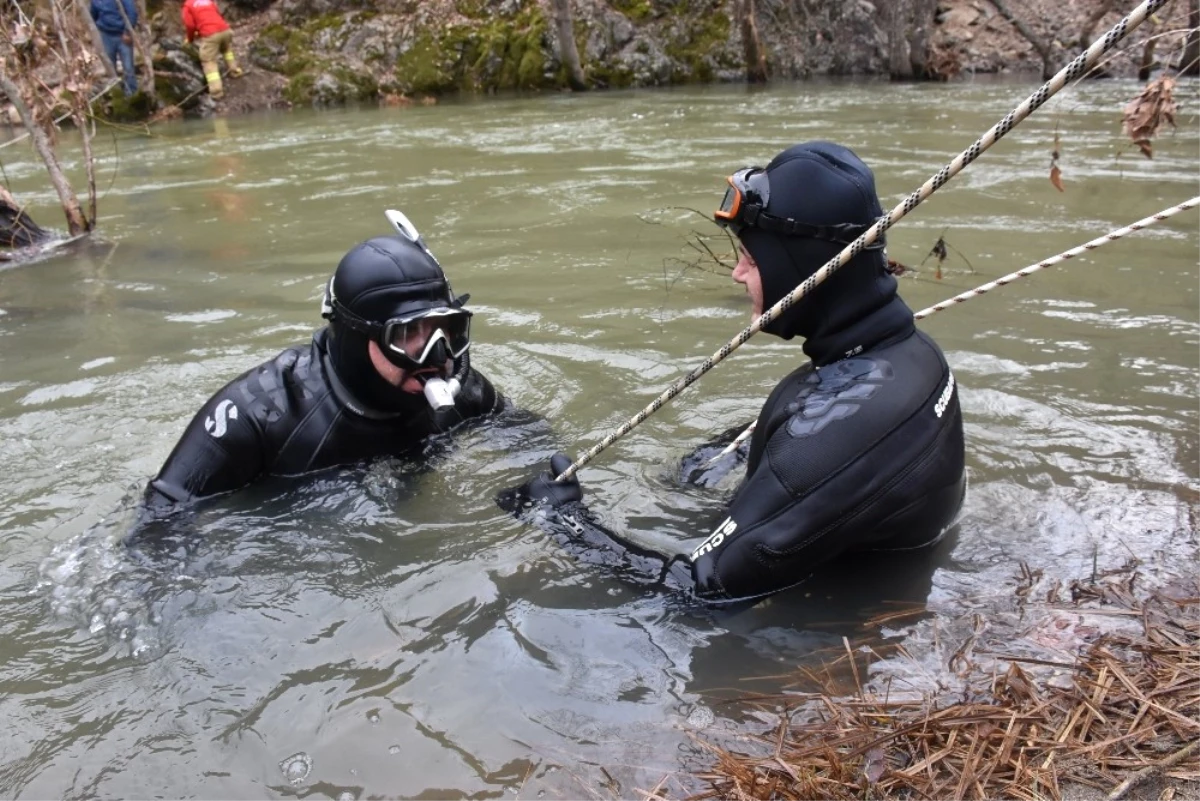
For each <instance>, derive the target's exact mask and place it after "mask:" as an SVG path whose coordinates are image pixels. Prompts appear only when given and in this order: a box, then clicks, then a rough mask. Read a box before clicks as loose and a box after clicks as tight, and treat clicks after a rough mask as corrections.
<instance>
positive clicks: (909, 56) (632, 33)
mask: <svg viewBox="0 0 1200 801" xmlns="http://www.w3.org/2000/svg"><path fill="white" fill-rule="evenodd" d="M251 5H252V6H253V7H254V8H255V9H256V10H254V11H251V12H246V11H242V10H241V9H240V7H239V6H238V5H236V4H233V5H231V7H230V8H229V9H228V10H227V16H228V17H229V19H230V22H231V24H232V26H233V29H234V41H235V49H236V50H237V51H238V54H239V57H240V60H241V62H242V63H243V64H245V65H247V66H248V67H249V68H250V76H249V80H243V81H230V82H228V83H229V85H228V87H227V97H226V99H225V100H223V101H222V102H220V103H217V104H214V103H213V102H212V101H211V100H209V99H208V97H207V93H206V92H204V91H203V87H204V83H203V78H202V76H201V75H200V73H199V70H198V68H197V67H195V66H194V65H190V64H189V60H194V57H193V56H191V55H190V54H188V55H187V56H186V57H180V56H179V54H181V53H182V54H187V53H188V48H187V47H186V46H185V45H184V43H183V31H182V25H181V22H180V20H179V19H178V18H177V16H178V15H177V13H176V11H175V9H174V7H164V8H163V9H162V10H160V11H158V12H157V13H155V14H153V18H152V22H151V28H152V33H153V40H154V41H156V42H158V43H159V44H158V46H157V51H158V52H157V53H156V56H155V60H156V62H158V63H160V64H163V65H164V73H165V77H164V78H160V80H159V89H160V94H161V95H162V96H163V97H164V98H165V99H166V100H167V101H168V102H169V103H174V104H178V108H179V110H180V112H181V113H184V114H189V115H199V116H207V115H210V114H214V113H216V114H236V113H241V112H245V111H253V110H260V109H272V108H282V107H293V106H318V107H320V106H337V105H344V104H348V103H380V104H385V105H404V104H408V103H430V102H436V100H437V98H439V97H444V96H446V95H450V94H456V93H464V92H465V93H483V94H487V93H493V92H499V91H508V90H519V91H563V90H567V89H568V88H569V86H570V85H571V80H570V79H569V69H568V65H567V64H564V59H563V58H562V54H561V52H560V51H561V48H560V46H559V39H558V37H557V35H556V28H555V22H556V19H555V16H554V12H553V10H552V8H551V3H550V2H549V0H540V1H537V2H534V1H531V0H525V1H524V2H522V0H505V1H504V2H472V3H465V2H454V1H452V0H433V1H432V2H423V3H405V2H390V3H387V2H385V3H380V4H372V5H370V6H369V7H367V6H365V5H364V4H362V3H360V2H357V0H320V1H319V2H318V1H317V0H275V1H274V2H268V3H265V4H264V3H254V4H251ZM917 5H921V6H923V7H924V10H925V12H927V13H928V15H929V16H928V18H921V17H920V16H919V14H920V13H921V12H920V11H913V14H914V18H913V19H912V20H910V21H909V22H907V23H904V22H903V21H901V22H897V20H896V15H895V14H893V13H891V12H887V11H885V9H883V7H882V6H878V5H875V4H871V3H868V2H860V3H853V4H847V3H842V2H840V0H838V1H836V2H835V1H834V0H816V1H815V2H810V3H806V4H804V5H803V6H801V7H797V8H792V7H791V6H785V7H780V8H777V9H776V8H767V7H765V6H764V5H763V4H758V5H757V6H756V8H757V13H756V14H755V16H754V23H755V25H754V29H755V33H756V35H757V37H758V44H759V47H760V52H761V54H762V57H763V59H764V62H765V65H766V72H767V75H768V80H798V79H808V78H813V77H819V76H834V75H878V76H892V77H893V78H901V79H903V78H918V79H919V78H927V79H934V80H954V79H958V78H961V77H969V76H973V75H979V74H1023V75H1028V76H1029V77H1030V79H1031V81H1032V80H1036V79H1037V78H1038V77H1039V76H1040V75H1041V74H1042V71H1043V68H1044V67H1046V65H1047V64H1051V65H1052V66H1053V67H1054V68H1057V67H1059V66H1061V64H1063V63H1065V62H1066V61H1067V60H1069V59H1070V58H1071V57H1072V56H1073V55H1075V53H1076V52H1077V50H1078V48H1079V46H1080V45H1082V44H1086V43H1088V42H1089V41H1090V39H1091V37H1092V36H1094V35H1095V33H1096V31H1099V32H1103V31H1104V30H1106V29H1107V28H1108V27H1109V26H1111V25H1112V24H1114V23H1115V22H1116V21H1117V20H1118V19H1119V18H1120V13H1117V12H1113V11H1106V9H1107V8H1108V7H1109V6H1110V5H1111V4H1108V3H1102V2H1100V1H1099V0H1091V1H1090V2H1079V3H1065V4H1064V3H1048V2H1041V1H1040V0H1039V2H1033V3H1026V4H1025V6H1028V7H1027V8H1026V7H1025V6H1023V7H1022V11H1023V13H1024V14H1025V15H1026V16H1028V19H1021V18H1014V17H1013V16H1012V14H1011V13H1009V12H1008V9H1007V6H1005V5H1003V4H1002V3H997V4H993V3H991V2H987V0H950V1H949V2H945V3H940V4H937V5H936V6H935V5H933V4H929V3H925V4H917ZM1175 6H1178V8H1172V9H1170V11H1169V13H1168V15H1166V16H1164V18H1163V19H1161V20H1155V21H1154V22H1152V23H1147V24H1146V25H1145V26H1143V27H1144V30H1142V31H1139V32H1137V33H1136V34H1134V35H1133V36H1132V37H1131V39H1130V42H1129V43H1128V46H1127V48H1126V49H1125V50H1124V51H1122V52H1121V53H1118V54H1117V55H1115V56H1114V57H1113V58H1111V59H1109V61H1108V62H1107V63H1106V64H1105V70H1106V71H1107V73H1108V74H1113V75H1132V74H1134V73H1136V71H1137V66H1138V61H1139V60H1140V59H1141V58H1142V57H1143V54H1144V52H1145V48H1144V42H1145V41H1146V40H1147V39H1148V37H1150V36H1153V35H1155V34H1156V33H1158V32H1161V31H1168V30H1174V31H1178V30H1183V29H1186V27H1187V24H1186V9H1185V8H1184V5H1183V4H1175ZM571 8H572V14H573V30H574V34H575V36H574V38H575V44H576V48H577V50H578V53H579V58H580V63H581V69H582V74H583V76H584V80H585V83H586V85H587V86H588V87H589V88H592V89H605V88H626V87H648V86H665V85H678V84H689V83H712V82H742V81H745V80H747V69H746V66H745V65H746V52H747V51H746V45H745V41H746V34H745V31H744V26H743V25H742V24H740V20H739V19H737V9H736V8H735V7H733V6H731V4H729V3H727V2H724V0H687V2H683V3H678V4H674V6H672V8H671V10H670V11H666V10H663V9H661V8H658V7H657V6H655V5H654V4H652V3H648V2H645V0H622V2H599V0H580V1H578V2H575V3H572V4H571ZM1001 9H1003V11H1002V10H1001ZM1128 10H1129V9H1127V8H1124V7H1123V6H1122V7H1121V8H1119V9H1118V11H1119V12H1126V11H1128ZM1176 40H1178V41H1176ZM1181 41H1182V37H1181V36H1180V35H1179V34H1176V35H1174V36H1173V37H1167V38H1166V39H1164V40H1163V41H1162V42H1161V43H1160V44H1159V45H1158V52H1159V54H1160V56H1164V58H1162V59H1161V61H1162V66H1167V65H1168V64H1169V63H1170V62H1171V61H1172V60H1178V58H1179V54H1178V52H1176V51H1178V50H1179V48H1180V46H1181Z"/></svg>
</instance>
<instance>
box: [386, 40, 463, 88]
mask: <svg viewBox="0 0 1200 801" xmlns="http://www.w3.org/2000/svg"><path fill="white" fill-rule="evenodd" d="M395 76H396V84H397V85H398V86H400V87H401V88H402V89H403V91H404V92H405V93H406V94H426V95H440V94H443V93H444V92H449V91H452V90H453V89H455V88H456V84H457V80H456V76H455V70H454V60H453V59H452V58H451V56H450V55H449V54H448V53H447V52H446V51H445V50H444V49H443V44H442V41H441V39H440V38H438V37H435V36H433V35H432V34H431V33H429V32H428V31H422V32H421V34H420V35H419V36H418V37H417V38H416V40H415V41H414V42H413V43H412V45H411V46H410V47H409V48H408V49H407V50H405V51H404V52H403V53H401V54H400V57H399V58H398V59H396V70H395Z"/></svg>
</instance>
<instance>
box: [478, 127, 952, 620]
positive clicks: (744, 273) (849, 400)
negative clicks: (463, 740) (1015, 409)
mask: <svg viewBox="0 0 1200 801" xmlns="http://www.w3.org/2000/svg"><path fill="white" fill-rule="evenodd" d="M728 182H729V189H728V190H727V191H726V193H725V197H724V199H723V201H722V203H721V207H720V209H718V210H717V211H716V212H715V213H714V217H715V220H716V222H717V223H718V224H719V225H721V226H723V227H725V228H727V229H728V230H729V231H731V232H732V233H733V234H735V235H736V236H737V238H738V240H739V249H740V258H739V259H738V263H737V266H736V268H735V269H734V271H733V279H734V280H735V281H737V282H738V283H740V284H742V285H743V286H745V288H746V293H747V294H748V295H749V297H750V300H751V305H752V307H753V308H752V312H751V314H752V315H753V317H754V318H755V319H757V318H758V317H759V316H761V315H762V313H763V311H764V310H765V309H767V308H770V307H771V306H773V305H774V304H775V303H776V302H778V301H779V300H781V299H782V298H783V297H784V296H785V295H786V294H787V293H788V292H790V291H791V290H793V289H795V288H796V287H797V286H798V285H799V284H800V283H801V282H802V281H804V280H805V279H806V278H808V277H809V276H811V275H812V274H813V273H815V272H816V271H817V270H818V269H820V268H821V267H822V266H823V265H824V264H826V263H827V262H828V261H830V260H831V259H833V258H834V257H836V256H837V255H838V254H839V253H840V252H841V251H842V250H843V249H844V248H845V247H846V246H847V245H849V244H850V243H851V242H853V241H854V240H855V239H857V238H858V237H859V236H861V235H862V234H863V233H865V232H866V231H867V230H868V229H869V228H870V226H871V225H873V224H874V223H875V222H876V220H878V219H879V218H880V217H881V216H883V209H882V207H881V205H880V202H879V198H878V196H877V194H876V191H875V178H874V175H873V174H872V172H871V170H870V169H869V168H868V167H867V165H866V164H864V163H863V162H862V161H861V160H860V159H859V158H858V156H856V155H855V154H854V153H853V152H852V151H850V150H849V149H848V148H845V147H842V146H840V145H836V144H833V143H831V142H808V143H804V144H800V145H796V146H793V147H790V148H788V149H787V150H784V151H783V152H782V153H780V154H779V155H777V156H776V157H775V158H774V159H772V160H771V162H770V163H769V164H768V165H767V167H766V168H765V169H763V168H759V167H750V168H746V169H742V170H739V171H738V172H736V173H734V174H733V175H732V176H730V178H729V179H728ZM886 266H887V261H886V256H885V254H884V250H883V242H882V241H877V242H876V243H875V244H873V245H871V246H870V247H868V248H867V249H865V250H863V251H862V252H860V253H859V254H858V255H856V256H855V257H854V258H853V259H851V260H850V261H849V262H848V263H847V264H846V265H844V266H843V267H841V269H839V270H837V271H836V272H834V273H833V274H832V275H831V276H830V277H829V278H828V279H827V280H826V281H824V282H823V283H822V284H820V285H818V286H817V287H816V288H815V289H814V290H813V291H812V292H810V293H808V294H807V295H805V296H804V297H803V298H802V299H801V300H799V301H798V302H797V303H796V304H795V305H793V306H791V307H789V308H788V309H787V311H785V312H784V313H783V314H781V315H780V316H779V317H778V318H776V319H775V320H773V321H772V322H771V323H770V324H769V325H767V326H765V327H764V328H763V330H764V331H766V332H767V333H769V334H774V335H775V336H778V337H781V338H783V339H785V340H790V339H793V338H795V337H802V338H803V339H804V352H805V354H807V356H808V357H809V359H811V363H809V364H804V365H802V366H800V367H799V368H797V369H796V370H794V371H793V372H791V373H790V374H789V375H788V376H786V377H785V378H784V379H783V380H782V381H780V382H779V384H778V385H776V387H775V389H774V391H772V392H771V394H770V396H768V398H767V401H766V403H765V404H764V405H763V408H762V411H761V412H760V413H759V416H758V423H757V426H756V428H755V431H754V436H753V439H752V440H751V444H750V451H749V455H748V458H747V464H746V476H745V479H744V480H743V481H742V483H741V484H740V485H739V487H738V489H737V491H736V492H735V493H734V495H733V498H732V501H731V503H730V505H729V507H728V510H727V513H726V515H725V517H724V519H723V520H722V521H721V522H720V523H719V524H717V526H716V527H715V529H713V530H712V533H711V534H710V535H708V537H707V538H706V539H704V540H703V541H702V542H700V543H699V544H698V545H697V546H696V547H695V548H694V549H692V550H691V552H690V553H687V554H678V555H665V554H661V553H656V552H653V551H649V550H648V549H646V548H644V547H642V546H640V545H638V544H637V543H636V542H634V541H632V540H631V539H629V538H628V537H625V536H622V535H620V534H617V533H615V532H612V531H610V530H608V529H606V528H604V527H603V526H602V525H600V524H599V522H598V521H596V520H595V519H594V518H593V516H592V515H591V514H590V513H589V512H588V510H587V508H586V507H585V506H583V504H582V498H583V490H582V488H581V487H580V485H579V482H578V481H577V480H576V479H575V478H574V477H572V479H569V480H565V481H562V482H555V480H554V478H555V477H556V476H558V475H559V474H561V473H562V471H563V470H565V469H566V468H567V467H568V466H569V465H570V464H571V460H570V459H569V458H568V457H567V456H566V455H565V454H562V453H558V454H555V455H554V457H553V458H552V459H551V460H550V472H549V473H543V474H541V475H540V476H537V477H536V478H534V479H533V480H531V481H530V482H528V483H526V484H524V485H523V486H521V487H520V488H518V489H516V490H510V491H508V492H507V493H504V494H502V495H501V497H500V498H499V499H498V501H499V502H500V505H501V506H502V507H504V508H506V509H509V510H510V511H516V512H517V513H518V514H520V513H521V510H522V509H528V508H529V507H531V506H533V505H534V504H535V503H536V504H538V505H539V506H541V507H542V509H544V510H546V512H547V513H545V514H539V515H538V518H539V520H542V521H545V523H546V524H547V525H548V526H551V527H552V531H554V533H556V534H558V535H560V537H561V538H564V539H566V540H567V541H569V542H576V543H578V542H580V541H582V542H584V543H586V544H588V545H591V546H593V547H594V546H596V545H602V546H604V547H607V548H612V549H614V550H615V551H616V552H617V553H618V554H619V555H620V556H622V557H623V559H624V561H626V562H627V563H628V567H630V568H631V569H632V570H633V571H635V572H636V571H643V572H644V571H645V569H646V567H645V566H646V565H647V564H648V562H647V559H649V560H650V561H649V564H650V565H653V566H654V567H653V570H654V571H656V572H657V578H658V579H661V580H663V581H665V582H667V583H668V584H672V585H675V586H677V587H681V588H683V589H685V590H687V591H688V592H690V593H691V594H693V595H694V596H695V597H696V598H698V599H700V600H702V601H705V602H709V603H727V602H733V601H742V600H751V599H755V598H761V597H763V596H766V595H770V594H772V593H776V592H779V591H781V590H785V589H787V588H789V587H793V586H795V585H796V584H799V583H801V582H803V581H804V580H805V579H806V578H808V577H809V576H810V575H812V574H813V572H814V571H816V570H817V569H819V568H820V566H821V565H823V564H826V563H828V562H830V561H831V560H834V559H838V558H852V556H853V555H854V554H855V553H856V552H859V553H860V552H862V551H870V550H885V551H886V550H909V549H915V548H921V547H925V546H928V545H932V544H933V543H935V542H937V541H938V540H939V539H940V538H941V537H942V536H943V535H944V534H945V532H946V531H947V530H948V529H949V527H950V526H951V525H952V523H953V522H954V520H955V519H956V517H957V516H958V513H959V510H960V508H961V506H962V502H963V497H964V495H965V491H966V477H965V467H964V464H965V459H964V443H963V428H962V414H961V411H960V409H959V404H958V393H957V392H956V391H955V383H954V376H953V375H952V374H951V372H950V369H949V367H948V366H947V364H946V359H945V357H944V356H943V355H942V351H941V349H940V348H939V347H938V346H937V344H936V343H935V342H934V341H933V340H932V339H931V338H930V337H929V336H928V335H926V334H925V333H923V332H921V331H919V330H917V328H916V326H915V324H914V322H913V313H912V311H911V310H910V309H909V308H908V306H906V305H905V304H904V301H902V300H901V299H900V297H899V296H898V295H897V294H896V289H897V286H896V279H895V278H894V277H893V276H892V275H891V274H889V273H888V271H887V269H886Z"/></svg>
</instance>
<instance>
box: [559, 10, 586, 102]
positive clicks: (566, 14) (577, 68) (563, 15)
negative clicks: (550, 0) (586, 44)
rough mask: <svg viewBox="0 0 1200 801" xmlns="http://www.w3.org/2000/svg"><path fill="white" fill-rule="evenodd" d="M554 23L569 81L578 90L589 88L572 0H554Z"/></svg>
mask: <svg viewBox="0 0 1200 801" xmlns="http://www.w3.org/2000/svg"><path fill="white" fill-rule="evenodd" d="M554 25H555V27H556V28H557V29H558V50H559V52H560V53H561V54H562V61H563V66H565V67H566V68H567V82H568V83H569V84H570V86H571V88H572V89H574V90H576V91H584V90H586V89H587V88H588V84H587V79H586V78H585V77H584V75H583V66H582V65H581V64H580V63H579V48H578V47H576V46H575V21H574V18H573V17H572V16H571V0H554Z"/></svg>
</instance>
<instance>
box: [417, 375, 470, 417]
mask: <svg viewBox="0 0 1200 801" xmlns="http://www.w3.org/2000/svg"><path fill="white" fill-rule="evenodd" d="M461 388H462V385H461V384H460V383H459V382H458V379H457V378H451V379H450V380H449V381H447V380H446V379H444V378H430V379H426V381H425V400H427V401H429V405H430V406H431V407H433V410H434V411H438V410H440V409H445V408H446V407H447V406H453V405H454V396H455V395H457V394H458V391H459V389H461Z"/></svg>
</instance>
